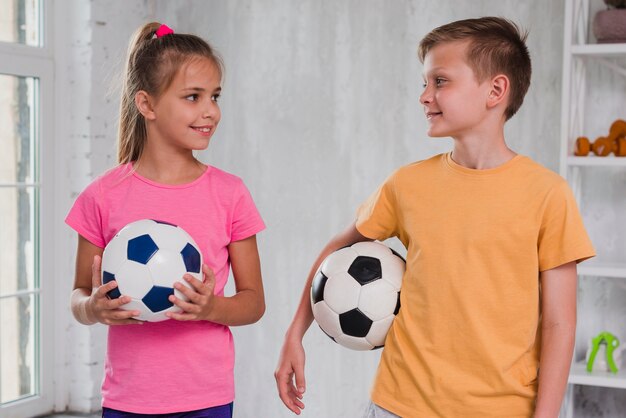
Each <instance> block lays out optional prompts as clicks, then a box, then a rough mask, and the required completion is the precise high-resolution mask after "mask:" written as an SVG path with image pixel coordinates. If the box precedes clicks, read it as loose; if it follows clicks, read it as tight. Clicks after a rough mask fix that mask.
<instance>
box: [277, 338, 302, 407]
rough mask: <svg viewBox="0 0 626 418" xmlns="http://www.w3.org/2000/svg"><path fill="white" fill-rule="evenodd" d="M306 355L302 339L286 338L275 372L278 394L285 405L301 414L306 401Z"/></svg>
mask: <svg viewBox="0 0 626 418" xmlns="http://www.w3.org/2000/svg"><path fill="white" fill-rule="evenodd" d="M304 357H305V356H304V347H303V346H302V340H296V339H285V343H284V344H283V348H282V350H281V352H280V359H279V360H278V367H277V368H276V371H275V372H274V378H275V379H276V386H277V388H278V396H279V397H280V399H281V400H282V401H283V403H284V404H285V406H286V407H287V408H289V409H290V410H291V411H292V412H293V413H294V414H296V415H300V412H302V410H303V409H304V403H302V396H303V395H304V391H305V389H306V382H305V379H304ZM294 380H295V382H294ZM294 383H295V384H294Z"/></svg>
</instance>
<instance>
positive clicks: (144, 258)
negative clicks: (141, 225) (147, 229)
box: [126, 234, 159, 264]
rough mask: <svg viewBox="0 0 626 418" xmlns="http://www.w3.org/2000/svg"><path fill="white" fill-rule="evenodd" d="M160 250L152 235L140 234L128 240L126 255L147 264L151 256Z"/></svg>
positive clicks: (130, 258)
mask: <svg viewBox="0 0 626 418" xmlns="http://www.w3.org/2000/svg"><path fill="white" fill-rule="evenodd" d="M158 250H159V247H157V245H156V244H155V243H154V241H153V240H152V238H150V235H147V234H145V235H140V236H138V237H136V238H133V239H131V240H129V241H128V251H127V254H126V257H127V258H128V259H129V260H132V261H135V262H137V263H141V264H147V263H148V261H150V258H152V256H153V255H154V254H155V253H156V252H157V251H158Z"/></svg>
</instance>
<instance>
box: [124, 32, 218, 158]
mask: <svg viewBox="0 0 626 418" xmlns="http://www.w3.org/2000/svg"><path fill="white" fill-rule="evenodd" d="M160 26H161V24H160V23H158V22H151V23H146V24H145V25H143V26H142V27H140V28H139V29H137V31H136V32H135V33H134V35H133V36H132V38H131V41H130V44H129V46H128V53H127V58H126V67H125V70H124V76H123V82H122V98H121V102H120V119H119V131H118V137H117V162H118V163H120V164H125V163H129V162H133V161H137V159H139V157H140V156H141V153H142V151H143V148H144V144H145V142H146V139H147V133H146V123H145V120H144V117H143V115H142V114H141V113H140V112H139V110H138V109H137V106H136V105H135V95H136V94H137V92H139V91H141V90H143V91H145V92H147V93H148V94H150V95H151V96H154V97H159V95H160V94H162V93H163V92H164V91H165V90H166V89H167V88H168V87H169V86H170V84H171V83H172V80H173V79H174V77H175V76H176V73H177V72H178V70H179V69H180V68H181V67H182V66H183V65H185V64H186V63H188V62H189V61H190V60H191V59H193V58H208V59H209V60H210V61H212V62H213V64H215V67H216V68H217V69H218V71H219V74H220V77H221V76H222V75H223V74H224V64H223V62H222V59H221V57H220V56H219V55H218V54H217V52H216V51H215V50H214V49H213V48H212V47H211V46H210V45H209V44H208V43H207V42H206V41H204V40H203V39H202V38H200V37H198V36H195V35H189V34H180V33H172V34H168V35H163V36H161V37H158V38H157V37H156V35H155V33H156V31H157V29H159V27H160Z"/></svg>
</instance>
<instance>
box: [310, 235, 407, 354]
mask: <svg viewBox="0 0 626 418" xmlns="http://www.w3.org/2000/svg"><path fill="white" fill-rule="evenodd" d="M404 270H405V261H404V259H403V258H402V257H400V255H398V254H397V253H396V252H394V251H393V250H391V249H390V248H389V247H387V246H386V245H384V244H382V243H380V242H375V241H372V242H358V243H356V244H354V245H352V246H350V247H345V248H342V249H340V250H337V251H335V252H334V253H332V254H330V255H329V256H328V257H326V259H325V260H324V261H323V262H322V264H321V266H320V268H319V270H318V272H317V273H316V275H315V276H314V278H313V282H312V284H311V305H312V308H313V316H314V318H315V320H316V321H317V324H318V325H319V326H320V328H321V329H322V331H324V333H326V335H328V336H329V337H330V338H331V339H332V340H333V341H335V342H337V343H339V344H341V345H343V346H344V347H348V348H351V349H353V350H372V349H375V348H380V347H382V346H383V345H384V344H385V337H386V336H387V331H389V327H391V323H392V322H393V319H394V318H395V316H396V314H397V313H398V310H399V309H400V286H401V284H402V275H403V274H404Z"/></svg>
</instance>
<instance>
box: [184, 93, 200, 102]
mask: <svg viewBox="0 0 626 418" xmlns="http://www.w3.org/2000/svg"><path fill="white" fill-rule="evenodd" d="M198 97H199V96H198V95H197V94H190V95H189V96H187V97H185V99H187V100H189V101H190V102H197V101H198Z"/></svg>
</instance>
